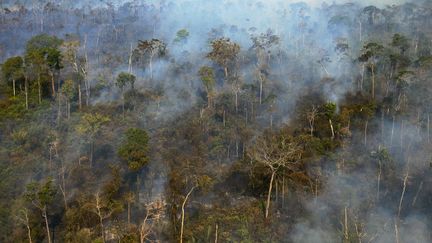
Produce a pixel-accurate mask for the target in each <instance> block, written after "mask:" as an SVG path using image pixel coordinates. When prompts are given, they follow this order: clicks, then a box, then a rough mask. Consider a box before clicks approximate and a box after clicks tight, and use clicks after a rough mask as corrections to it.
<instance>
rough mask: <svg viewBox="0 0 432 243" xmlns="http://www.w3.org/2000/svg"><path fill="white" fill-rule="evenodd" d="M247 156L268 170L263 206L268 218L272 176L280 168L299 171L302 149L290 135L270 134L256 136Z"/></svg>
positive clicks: (273, 176)
mask: <svg viewBox="0 0 432 243" xmlns="http://www.w3.org/2000/svg"><path fill="white" fill-rule="evenodd" d="M248 156H249V158H250V159H251V160H252V161H253V162H255V163H256V164H258V165H261V166H264V167H266V168H268V169H269V170H270V182H269V188H268V193H267V202H266V207H265V218H268V215H269V208H270V199H271V193H272V188H273V181H274V178H275V176H276V174H277V173H278V172H279V171H280V170H282V169H285V170H287V171H289V172H291V173H292V172H297V171H299V170H300V168H301V162H300V158H301V156H302V150H301V147H300V145H299V144H298V142H297V141H295V139H294V138H293V137H291V136H284V135H282V134H281V135H270V136H267V137H260V138H258V139H257V140H256V141H255V145H254V146H253V147H252V148H251V149H250V150H249V151H248Z"/></svg>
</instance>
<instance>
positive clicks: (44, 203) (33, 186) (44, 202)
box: [25, 179, 56, 243]
mask: <svg viewBox="0 0 432 243" xmlns="http://www.w3.org/2000/svg"><path fill="white" fill-rule="evenodd" d="M55 195H56V189H55V187H54V185H53V181H52V180H51V179H48V180H47V181H46V182H44V183H41V184H39V183H37V182H32V183H30V184H28V185H27V190H26V192H25V197H26V199H27V201H28V202H30V203H31V204H33V205H34V206H35V207H36V208H37V209H39V210H40V211H41V212H42V217H43V218H44V221H45V229H46V233H47V240H48V243H51V233H50V227H49V223H48V208H47V207H48V205H49V204H51V203H52V201H53V200H54V196H55Z"/></svg>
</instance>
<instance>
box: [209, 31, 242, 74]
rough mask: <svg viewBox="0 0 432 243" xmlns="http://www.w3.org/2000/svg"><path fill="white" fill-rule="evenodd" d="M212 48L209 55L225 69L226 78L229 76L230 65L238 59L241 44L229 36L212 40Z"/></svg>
mask: <svg viewBox="0 0 432 243" xmlns="http://www.w3.org/2000/svg"><path fill="white" fill-rule="evenodd" d="M210 45H211V47H212V50H211V51H210V52H209V53H208V54H207V57H208V58H209V59H210V60H212V61H214V62H215V63H217V64H218V65H220V66H221V67H222V68H223V69H224V73H225V78H228V67H229V66H230V65H232V64H234V62H235V61H236V58H237V55H238V54H239V52H240V46H239V45H238V44H237V43H235V42H232V41H231V40H230V39H227V38H219V39H216V40H213V41H211V43H210Z"/></svg>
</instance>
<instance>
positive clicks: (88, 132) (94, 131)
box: [76, 113, 110, 166]
mask: <svg viewBox="0 0 432 243" xmlns="http://www.w3.org/2000/svg"><path fill="white" fill-rule="evenodd" d="M109 121H110V119H109V117H107V116H104V115H102V114H99V113H95V114H90V113H85V114H84V115H82V116H81V120H80V122H79V123H78V125H77V126H76V130H77V132H78V133H79V134H81V135H82V136H83V137H84V139H85V140H86V141H87V142H88V143H89V145H90V166H93V154H94V144H95V140H96V137H97V136H98V135H99V134H100V132H101V130H102V128H103V127H104V126H105V125H106V124H107V123H108V122H109Z"/></svg>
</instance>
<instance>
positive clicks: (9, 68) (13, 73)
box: [1, 56, 24, 96]
mask: <svg viewBox="0 0 432 243" xmlns="http://www.w3.org/2000/svg"><path fill="white" fill-rule="evenodd" d="M1 72H2V74H3V78H4V80H5V81H7V82H12V90H13V96H15V95H16V82H17V81H18V80H21V79H23V78H24V60H23V59H22V57H20V56H17V57H11V58H9V59H7V60H6V61H5V62H4V63H3V65H2V66H1Z"/></svg>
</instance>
